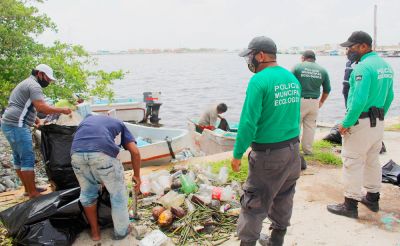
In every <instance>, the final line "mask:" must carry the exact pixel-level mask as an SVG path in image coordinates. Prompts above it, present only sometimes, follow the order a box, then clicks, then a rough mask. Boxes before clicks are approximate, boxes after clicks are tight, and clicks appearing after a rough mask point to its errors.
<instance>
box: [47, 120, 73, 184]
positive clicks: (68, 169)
mask: <svg viewBox="0 0 400 246" xmlns="http://www.w3.org/2000/svg"><path fill="white" fill-rule="evenodd" d="M76 129H77V126H60V125H55V124H51V125H44V126H41V127H40V130H41V151H42V154H43V159H44V161H45V167H46V173H47V176H48V177H49V181H51V182H52V183H53V184H54V185H55V189H56V190H64V189H69V188H74V187H78V186H79V183H78V180H77V179H76V176H75V173H74V171H73V169H72V166H71V145H72V140H73V134H74V133H75V131H76Z"/></svg>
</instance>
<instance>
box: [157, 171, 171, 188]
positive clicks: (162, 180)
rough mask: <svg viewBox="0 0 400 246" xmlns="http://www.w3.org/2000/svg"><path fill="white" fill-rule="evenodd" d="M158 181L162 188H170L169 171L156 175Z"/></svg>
mask: <svg viewBox="0 0 400 246" xmlns="http://www.w3.org/2000/svg"><path fill="white" fill-rule="evenodd" d="M158 183H159V184H160V185H161V187H162V188H163V189H164V190H167V189H169V188H171V175H170V174H169V173H167V174H166V175H165V174H162V175H160V176H159V177H158Z"/></svg>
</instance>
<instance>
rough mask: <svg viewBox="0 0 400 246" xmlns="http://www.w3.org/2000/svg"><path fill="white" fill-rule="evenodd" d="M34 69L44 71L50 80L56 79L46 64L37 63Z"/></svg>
mask: <svg viewBox="0 0 400 246" xmlns="http://www.w3.org/2000/svg"><path fill="white" fill-rule="evenodd" d="M35 70H37V71H40V72H43V73H45V74H46V76H47V77H49V79H51V80H56V78H54V75H53V69H52V68H51V67H50V66H48V65H46V64H39V65H37V66H36V68H35Z"/></svg>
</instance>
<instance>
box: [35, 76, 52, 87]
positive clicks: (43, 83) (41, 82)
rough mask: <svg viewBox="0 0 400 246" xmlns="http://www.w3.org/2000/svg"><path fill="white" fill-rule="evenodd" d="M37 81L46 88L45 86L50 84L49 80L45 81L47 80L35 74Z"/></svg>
mask: <svg viewBox="0 0 400 246" xmlns="http://www.w3.org/2000/svg"><path fill="white" fill-rule="evenodd" d="M37 81H38V83H39V85H40V86H41V87H42V88H46V87H47V86H49V84H50V82H49V81H47V80H45V79H43V78H39V76H37Z"/></svg>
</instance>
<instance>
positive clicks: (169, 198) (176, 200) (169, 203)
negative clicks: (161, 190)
mask: <svg viewBox="0 0 400 246" xmlns="http://www.w3.org/2000/svg"><path fill="white" fill-rule="evenodd" d="M184 201H185V195H183V194H178V193H176V192H175V191H170V192H168V193H167V194H165V195H164V196H162V197H161V198H160V199H159V200H158V203H160V204H162V205H163V207H166V208H170V207H180V206H181V205H182V204H183V202H184Z"/></svg>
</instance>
